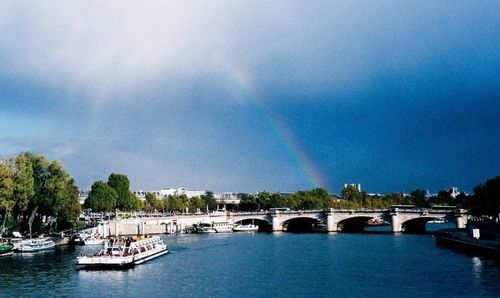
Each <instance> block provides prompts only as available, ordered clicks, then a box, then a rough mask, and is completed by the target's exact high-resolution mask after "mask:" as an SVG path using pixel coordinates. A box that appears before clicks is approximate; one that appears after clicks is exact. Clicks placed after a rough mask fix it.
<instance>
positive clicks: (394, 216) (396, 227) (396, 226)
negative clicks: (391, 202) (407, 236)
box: [391, 212, 403, 233]
mask: <svg viewBox="0 0 500 298" xmlns="http://www.w3.org/2000/svg"><path fill="white" fill-rule="evenodd" d="M402 227H403V225H402V224H401V221H400V219H399V217H398V213H397V212H394V213H391V228H392V232H393V233H401V230H402Z"/></svg>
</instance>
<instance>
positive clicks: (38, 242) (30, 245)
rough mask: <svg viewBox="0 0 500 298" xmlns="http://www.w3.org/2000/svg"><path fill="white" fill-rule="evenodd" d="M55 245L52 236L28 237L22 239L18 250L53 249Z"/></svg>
mask: <svg viewBox="0 0 500 298" xmlns="http://www.w3.org/2000/svg"><path fill="white" fill-rule="evenodd" d="M55 246H56V244H55V243H54V241H52V240H51V239H50V238H40V239H27V240H23V241H21V243H20V244H19V248H18V250H19V251H21V252H35V251H40V250H47V249H53V248H54V247H55Z"/></svg>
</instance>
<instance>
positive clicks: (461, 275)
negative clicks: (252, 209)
mask: <svg viewBox="0 0 500 298" xmlns="http://www.w3.org/2000/svg"><path fill="white" fill-rule="evenodd" d="M165 241H166V242H167V243H168V244H169V246H170V250H171V253H169V254H168V255H165V256H162V257H160V258H157V259H154V260H152V261H150V262H148V263H145V264H143V265H139V266H136V267H135V268H133V269H129V270H126V271H85V270H80V271H77V270H75V268H74V263H75V260H76V256H77V255H78V254H79V253H82V252H89V249H91V248H89V247H66V248H63V249H60V248H58V249H56V250H55V251H49V252H41V253H36V254H15V255H14V256H11V257H4V258H0V296H2V297H4V296H20V295H23V296H36V297H43V296H76V297H89V296H90V297H94V296H110V295H112V296H115V297H118V296H120V297H124V296H125V297H134V296H135V297H156V296H160V297H368V296H370V297H431V296H439V297H500V263H499V262H498V261H494V260H491V259H487V258H482V257H475V256H472V255H467V254H464V253H460V252H457V251H454V250H449V249H446V248H442V247H440V246H438V245H437V244H436V243H435V239H434V238H433V237H432V236H430V235H409V234H399V235H393V234H342V233H337V234H290V233H279V234H276V233H275V234H267V233H255V234H237V233H233V234H225V235H224V234H216V235H178V236H166V237H165ZM94 249H95V248H94Z"/></svg>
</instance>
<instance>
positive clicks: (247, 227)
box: [233, 224, 259, 232]
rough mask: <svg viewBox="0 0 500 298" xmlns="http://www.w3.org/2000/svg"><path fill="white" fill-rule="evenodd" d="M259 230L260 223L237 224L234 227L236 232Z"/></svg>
mask: <svg viewBox="0 0 500 298" xmlns="http://www.w3.org/2000/svg"><path fill="white" fill-rule="evenodd" d="M258 230H259V226H258V225H254V224H247V225H242V224H240V225H235V226H234V227H233V231H234V232H257V231H258Z"/></svg>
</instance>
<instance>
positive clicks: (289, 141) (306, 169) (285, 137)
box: [230, 71, 326, 188]
mask: <svg viewBox="0 0 500 298" xmlns="http://www.w3.org/2000/svg"><path fill="white" fill-rule="evenodd" d="M230 79H231V81H232V82H234V85H236V86H237V87H238V88H239V91H240V92H241V93H242V95H243V96H244V97H245V98H248V99H250V100H252V102H253V103H254V104H255V106H256V107H257V110H258V111H260V112H261V113H262V115H263V116H264V117H263V118H264V119H265V121H266V122H267V124H268V126H269V127H270V128H271V131H272V133H273V134H274V135H275V136H276V139H277V140H278V141H279V143H280V144H281V146H282V148H283V150H284V151H285V153H286V155H287V156H288V158H289V159H290V160H291V161H292V162H293V163H294V164H295V165H297V167H298V168H299V170H300V172H301V173H302V175H303V176H304V178H305V179H306V181H307V182H308V184H309V187H310V188H318V187H323V188H326V184H325V180H324V179H323V176H321V175H320V173H319V171H317V170H316V168H315V166H314V164H313V163H312V162H311V160H310V159H309V157H308V156H307V154H306V152H305V151H304V149H303V148H302V146H301V145H300V143H299V142H298V141H297V138H296V137H295V135H294V133H293V132H292V130H291V129H289V128H288V126H287V125H286V124H285V122H284V121H282V120H281V119H280V118H279V117H278V116H276V115H275V114H273V112H272V111H271V109H270V108H269V107H268V106H267V105H266V101H265V100H264V99H263V98H262V96H260V93H259V92H258V89H257V87H256V86H255V84H254V83H253V80H252V78H251V75H250V74H249V73H246V72H242V71H231V72H230Z"/></svg>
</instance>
